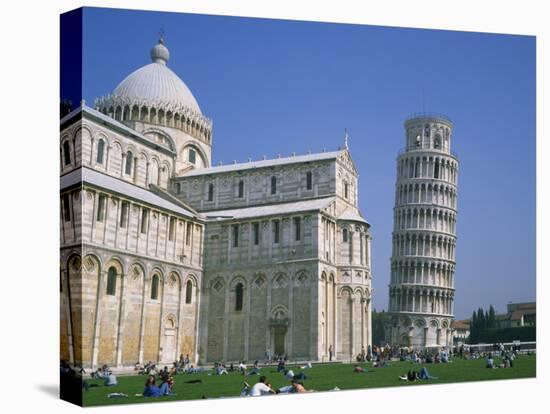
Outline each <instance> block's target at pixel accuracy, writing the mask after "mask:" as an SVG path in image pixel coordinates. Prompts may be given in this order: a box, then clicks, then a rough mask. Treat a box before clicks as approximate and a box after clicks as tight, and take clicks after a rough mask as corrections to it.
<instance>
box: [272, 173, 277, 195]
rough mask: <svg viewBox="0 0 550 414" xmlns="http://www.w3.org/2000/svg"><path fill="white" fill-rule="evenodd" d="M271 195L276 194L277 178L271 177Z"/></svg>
mask: <svg viewBox="0 0 550 414" xmlns="http://www.w3.org/2000/svg"><path fill="white" fill-rule="evenodd" d="M271 194H277V177H275V176H272V177H271Z"/></svg>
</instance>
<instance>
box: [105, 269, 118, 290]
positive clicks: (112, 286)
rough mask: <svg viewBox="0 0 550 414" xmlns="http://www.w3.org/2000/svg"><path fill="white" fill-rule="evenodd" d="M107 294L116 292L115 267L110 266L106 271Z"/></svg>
mask: <svg viewBox="0 0 550 414" xmlns="http://www.w3.org/2000/svg"><path fill="white" fill-rule="evenodd" d="M107 294H108V295H113V296H114V295H115V294H116V268H115V267H114V266H111V267H110V268H109V270H108V271H107Z"/></svg>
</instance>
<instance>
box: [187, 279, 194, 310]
mask: <svg viewBox="0 0 550 414" xmlns="http://www.w3.org/2000/svg"><path fill="white" fill-rule="evenodd" d="M192 299H193V282H191V281H190V280H188V281H187V283H186V284H185V303H187V304H189V303H191V300H192Z"/></svg>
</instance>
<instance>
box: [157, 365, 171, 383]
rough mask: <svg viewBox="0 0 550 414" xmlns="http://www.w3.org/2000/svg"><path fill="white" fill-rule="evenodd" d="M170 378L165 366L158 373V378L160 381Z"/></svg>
mask: <svg viewBox="0 0 550 414" xmlns="http://www.w3.org/2000/svg"><path fill="white" fill-rule="evenodd" d="M169 376H170V372H168V367H167V366H166V365H165V366H164V369H162V370H161V371H160V372H159V377H160V379H161V380H162V381H166V380H167V379H168V377H169Z"/></svg>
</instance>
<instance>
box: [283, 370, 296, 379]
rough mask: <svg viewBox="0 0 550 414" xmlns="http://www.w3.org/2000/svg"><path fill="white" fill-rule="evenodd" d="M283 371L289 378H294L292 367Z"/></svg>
mask: <svg viewBox="0 0 550 414" xmlns="http://www.w3.org/2000/svg"><path fill="white" fill-rule="evenodd" d="M283 373H284V374H285V377H287V378H288V379H292V378H294V371H292V370H291V369H287V370H286V371H284V372H283Z"/></svg>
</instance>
